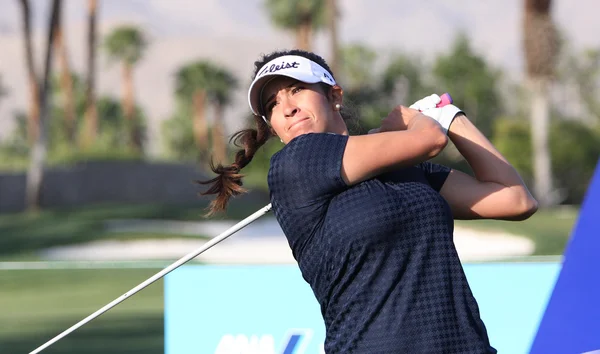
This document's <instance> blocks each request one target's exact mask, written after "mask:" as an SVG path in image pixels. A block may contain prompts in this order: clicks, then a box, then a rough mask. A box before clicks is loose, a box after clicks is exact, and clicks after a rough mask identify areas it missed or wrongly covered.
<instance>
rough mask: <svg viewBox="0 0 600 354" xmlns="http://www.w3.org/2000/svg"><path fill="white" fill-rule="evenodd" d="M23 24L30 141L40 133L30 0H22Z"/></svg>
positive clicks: (37, 84)
mask: <svg viewBox="0 0 600 354" xmlns="http://www.w3.org/2000/svg"><path fill="white" fill-rule="evenodd" d="M19 3H20V4H21V17H22V24H23V43H24V44H25V60H26V62H27V80H28V82H29V108H28V111H29V112H28V114H27V135H28V139H29V142H30V143H31V144H33V142H34V141H35V140H36V139H37V137H38V134H39V118H40V106H39V102H40V99H39V83H38V78H37V74H36V71H35V65H34V62H35V60H34V57H33V45H32V43H31V8H30V6H29V1H28V0H20V2H19Z"/></svg>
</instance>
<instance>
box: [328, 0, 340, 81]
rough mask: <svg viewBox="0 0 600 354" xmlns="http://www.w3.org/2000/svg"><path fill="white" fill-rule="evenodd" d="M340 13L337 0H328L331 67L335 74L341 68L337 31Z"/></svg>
mask: <svg viewBox="0 0 600 354" xmlns="http://www.w3.org/2000/svg"><path fill="white" fill-rule="evenodd" d="M339 15H340V13H339V10H338V7H337V1H336V0H327V27H329V45H330V51H331V60H330V61H329V68H330V69H331V71H333V75H334V76H335V75H336V74H337V73H338V70H339V68H340V45H339V38H338V32H337V22H338V17H339Z"/></svg>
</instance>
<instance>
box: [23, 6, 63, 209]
mask: <svg viewBox="0 0 600 354" xmlns="http://www.w3.org/2000/svg"><path fill="white" fill-rule="evenodd" d="M61 5H62V4H61V0H53V1H52V10H51V11H52V12H51V16H50V23H49V26H48V42H47V44H46V59H45V64H44V78H43V81H42V85H41V87H40V93H39V95H38V97H39V103H38V104H39V107H40V116H39V118H40V119H39V134H38V137H37V139H36V141H35V143H34V145H33V149H32V150H31V158H30V162H29V169H28V172H27V181H26V193H25V194H26V195H25V205H26V207H27V209H28V210H30V211H36V210H38V209H39V207H40V192H41V189H42V188H41V187H42V182H43V178H44V164H45V162H46V154H47V147H48V146H47V136H46V135H47V127H48V122H47V121H46V120H47V118H48V116H49V112H48V111H49V109H48V97H47V96H48V83H49V81H50V75H51V69H52V47H53V43H54V39H55V34H56V28H58V25H59V21H60V16H59V14H60V8H61ZM36 81H37V80H36Z"/></svg>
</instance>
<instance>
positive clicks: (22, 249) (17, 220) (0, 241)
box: [0, 200, 266, 260]
mask: <svg viewBox="0 0 600 354" xmlns="http://www.w3.org/2000/svg"><path fill="white" fill-rule="evenodd" d="M206 205H207V202H203V203H199V204H198V205H194V206H192V207H190V206H170V205H110V204H109V205H94V206H86V207H84V208H72V209H51V210H43V211H41V212H39V213H35V214H32V213H5V214H0V258H1V259H2V260H7V259H16V258H18V257H19V256H23V257H24V258H27V259H30V260H32V259H35V251H37V250H39V249H43V248H47V247H52V246H60V245H68V244H76V243H84V242H89V241H94V240H100V239H103V240H105V239H141V238H168V237H180V236H181V235H174V234H157V233H109V232H107V230H105V227H104V222H105V221H106V220H109V219H163V220H196V221H198V220H200V221H201V220H204V218H203V216H202V215H203V214H204V212H205V210H204V208H205V207H206ZM264 205H266V203H265V201H261V200H256V201H244V203H240V202H232V203H231V207H230V208H229V209H228V212H227V215H222V216H218V217H216V218H212V220H214V219H242V218H245V217H246V216H248V215H250V214H251V213H253V212H254V211H256V210H257V209H259V208H261V207H263V206H264ZM199 236H201V235H199Z"/></svg>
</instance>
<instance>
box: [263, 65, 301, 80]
mask: <svg viewBox="0 0 600 354" xmlns="http://www.w3.org/2000/svg"><path fill="white" fill-rule="evenodd" d="M299 66H300V63H298V62H296V61H294V62H291V63H288V62H285V61H284V62H282V63H281V65H277V64H272V65H271V66H269V67H265V68H264V69H262V70H261V71H260V73H258V76H261V75H264V74H267V73H274V72H276V71H279V70H283V69H292V68H293V69H296V68H298V67H299Z"/></svg>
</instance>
